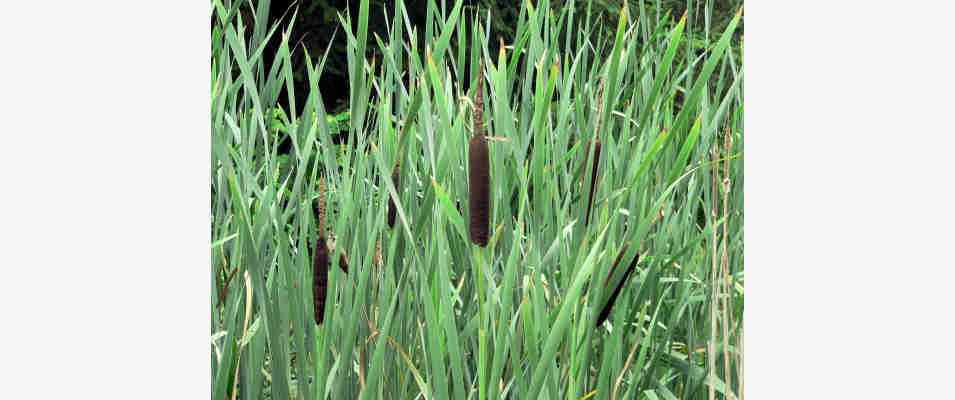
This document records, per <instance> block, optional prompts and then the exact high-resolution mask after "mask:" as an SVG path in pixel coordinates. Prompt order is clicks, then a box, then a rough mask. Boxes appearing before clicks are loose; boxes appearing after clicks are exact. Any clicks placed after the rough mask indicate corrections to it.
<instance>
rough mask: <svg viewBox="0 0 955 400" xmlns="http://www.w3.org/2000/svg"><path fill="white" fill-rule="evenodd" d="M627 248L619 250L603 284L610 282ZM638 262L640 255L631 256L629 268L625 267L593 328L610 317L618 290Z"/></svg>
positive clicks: (621, 287) (618, 293)
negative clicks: (625, 269) (625, 270)
mask: <svg viewBox="0 0 955 400" xmlns="http://www.w3.org/2000/svg"><path fill="white" fill-rule="evenodd" d="M626 250H627V246H624V248H623V249H621V250H620V254H618V255H617V260H616V261H614V264H613V266H612V267H611V268H610V273H609V274H608V275H607V280H606V281H604V282H605V284H606V283H608V282H607V281H609V280H610V275H613V271H614V270H615V269H616V268H617V263H619V262H620V259H621V258H623V253H626ZM638 261H640V253H637V254H635V255H634V256H633V260H631V261H630V266H628V267H627V272H625V273H624V274H623V277H622V278H620V282H618V283H617V287H615V288H614V289H613V293H611V294H610V298H609V299H608V300H607V305H605V306H604V308H603V310H600V315H598V316H597V324H596V325H595V326H600V325H601V324H603V323H604V321H606V320H607V317H609V316H610V310H611V309H613V304H614V303H615V302H616V301H617V296H619V295H620V289H623V284H624V283H626V282H627V278H629V277H630V274H631V273H632V272H633V270H634V268H636V266H637V262H638Z"/></svg>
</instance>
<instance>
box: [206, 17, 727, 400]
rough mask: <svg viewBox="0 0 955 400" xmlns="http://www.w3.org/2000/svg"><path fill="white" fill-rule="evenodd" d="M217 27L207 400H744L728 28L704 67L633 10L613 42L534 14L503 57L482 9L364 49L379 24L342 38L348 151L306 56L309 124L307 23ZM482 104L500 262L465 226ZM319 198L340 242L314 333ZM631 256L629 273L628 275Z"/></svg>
mask: <svg viewBox="0 0 955 400" xmlns="http://www.w3.org/2000/svg"><path fill="white" fill-rule="evenodd" d="M214 6H215V7H214V10H215V11H214V13H215V15H214V27H213V40H212V47H213V52H212V54H213V60H212V76H213V86H212V88H211V91H212V99H211V100H212V101H211V108H212V113H211V114H212V120H211V124H212V151H213V155H212V161H213V164H212V166H211V172H212V175H211V181H212V200H213V202H212V204H211V210H212V224H211V228H212V242H213V244H212V247H213V251H212V254H213V259H212V262H211V265H212V268H211V275H212V285H213V288H212V289H213V291H212V293H213V297H218V295H219V293H222V299H223V300H222V301H221V302H220V301H218V299H217V298H213V299H212V302H211V308H212V309H211V314H212V319H213V332H211V337H212V359H211V366H212V374H213V387H212V393H213V394H212V397H213V398H214V399H222V398H243V399H258V398H272V399H285V398H295V399H325V398H331V399H340V398H344V399H351V398H360V399H369V398H375V399H413V398H428V399H431V398H434V399H452V398H453V399H467V398H477V399H497V398H502V397H506V398H515V399H555V398H561V399H581V398H597V399H614V398H648V399H671V398H707V397H709V398H714V397H716V398H736V397H738V394H739V393H741V390H740V389H741V387H742V384H743V382H742V375H741V374H740V371H741V370H742V346H741V341H742V330H741V328H740V327H741V326H742V324H741V323H742V317H743V314H742V310H743V301H742V300H743V285H742V282H743V269H742V250H743V245H742V235H743V216H742V201H743V197H742V175H741V173H742V143H743V140H742V135H743V126H742V117H743V107H742V101H743V98H742V78H743V70H742V66H741V65H740V63H739V60H738V59H737V58H738V54H736V53H734V51H732V50H733V49H732V47H731V46H730V41H731V39H732V35H733V34H734V31H735V29H736V27H737V25H738V23H739V20H740V18H741V16H740V15H739V14H737V16H736V17H735V18H734V19H733V20H732V21H731V22H730V24H729V26H728V27H727V29H726V31H725V32H724V33H723V34H722V35H721V36H719V37H718V38H712V41H711V40H710V39H707V43H709V44H708V45H707V47H706V49H705V52H703V53H702V54H701V55H698V56H697V55H695V54H696V53H695V52H694V51H692V50H693V47H692V46H691V45H690V44H688V43H687V41H686V40H684V38H685V37H686V36H687V31H686V30H687V19H686V18H685V17H684V18H680V17H678V16H677V17H676V18H670V17H666V16H660V17H659V18H657V17H656V16H655V15H647V14H645V13H643V12H642V9H638V10H631V9H628V8H623V9H621V11H620V14H619V15H618V16H617V21H618V24H617V25H616V26H615V27H609V29H611V30H612V32H613V35H612V36H610V37H611V38H612V40H603V39H600V38H601V37H604V36H600V35H592V33H593V32H594V31H595V30H598V29H605V27H601V26H599V25H596V24H594V23H593V21H595V19H594V18H593V17H592V16H590V15H586V14H584V15H581V14H579V13H577V12H576V11H575V8H574V7H564V8H559V9H557V10H556V11H555V10H554V8H553V7H551V6H550V5H549V4H548V3H547V2H546V1H544V2H539V3H537V4H532V3H530V2H526V3H525V4H524V6H523V7H522V8H521V10H522V11H521V15H520V21H519V23H518V25H517V26H516V27H515V32H517V36H516V38H515V39H514V40H513V42H512V43H505V46H503V47H502V48H501V50H500V51H499V52H498V53H497V54H490V53H489V52H488V50H487V43H489V42H490V41H497V40H499V38H492V37H487V32H488V28H487V26H488V20H489V11H488V10H483V9H475V8H470V7H463V6H462V1H460V0H459V1H455V2H454V3H453V4H451V2H448V3H441V4H438V3H436V2H429V6H428V10H427V15H428V18H427V24H426V26H411V25H410V24H409V23H408V19H407V15H408V14H407V10H406V8H405V6H404V4H403V2H401V1H397V2H396V4H395V7H394V9H393V15H390V16H389V18H388V21H389V25H388V27H387V28H388V31H389V32H390V34H389V35H388V37H378V36H377V35H375V36H374V37H368V9H369V7H368V1H367V0H365V1H362V2H361V3H360V5H359V7H358V8H357V10H356V9H353V10H351V12H352V13H353V14H348V15H342V16H341V17H340V20H339V21H338V22H339V23H340V24H341V26H342V29H341V31H340V32H341V34H343V35H346V38H347V42H348V75H349V82H348V85H349V88H350V98H349V103H348V104H349V112H350V121H349V124H348V127H347V132H343V135H345V139H344V143H342V144H335V143H333V141H332V132H331V131H332V129H331V124H332V121H333V119H334V118H333V116H331V115H329V114H327V113H326V110H325V108H324V106H323V99H322V94H321V92H320V91H319V90H318V80H319V78H320V77H321V75H322V73H323V68H324V65H325V58H324V55H325V54H327V53H325V49H307V50H308V51H309V54H311V55H312V56H313V57H314V58H309V59H308V65H309V67H308V79H309V83H310V91H309V93H308V96H307V99H308V100H307V102H306V104H304V105H302V104H295V100H294V99H295V94H294V88H293V85H292V73H291V61H290V54H291V53H292V51H293V49H295V46H296V44H295V43H289V42H288V40H287V32H288V29H289V26H290V25H291V24H294V16H295V14H294V11H292V12H289V13H288V14H287V17H286V18H285V19H284V20H283V21H282V23H280V24H279V25H276V26H267V23H266V22H265V21H266V20H267V18H266V17H267V16H268V15H269V2H268V1H266V0H263V1H259V2H254V3H249V2H245V1H231V2H230V1H219V0H216V1H215V3H214ZM240 9H245V10H247V11H251V12H242V13H240V12H239V10H240ZM634 13H635V15H634ZM242 15H246V16H248V15H251V16H252V20H247V19H248V17H245V18H243V17H242ZM266 43H277V44H278V49H277V51H276V54H275V57H274V62H272V63H271V64H266V63H265V62H264V61H263V53H264V50H263V49H264V48H265V44H266ZM417 43H424V45H425V47H424V48H418V46H417V45H416V44H417ZM369 47H372V48H374V49H376V50H377V54H379V55H380V56H377V57H373V58H372V57H365V55H366V54H369V52H368V50H369ZM295 51H300V49H295ZM482 63H483V65H484V67H481V65H482ZM476 85H483V86H484V88H483V90H484V93H483V101H475V99H474V98H473V95H474V93H475V90H474V89H476V87H477V86H476ZM601 87H602V89H601ZM283 98H284V99H287V102H288V104H289V105H290V106H289V107H288V108H287V109H283V108H282V106H281V104H282V102H281V101H280V99H283ZM681 100H682V101H681ZM476 105H480V107H481V109H480V114H483V120H484V125H483V126H484V129H485V130H486V133H485V135H486V137H487V139H486V145H487V147H488V151H487V157H488V161H489V163H488V168H487V169H488V171H487V173H488V175H489V182H490V184H489V193H488V194H487V199H488V202H489V207H488V215H487V222H488V227H487V228H488V232H487V236H488V237H489V240H488V244H487V246H486V247H477V246H475V245H474V244H472V243H471V240H470V226H469V220H470V218H471V216H470V209H469V208H468V201H469V183H468V182H469V175H468V174H469V171H468V160H469V153H468V152H469V140H470V138H471V136H472V134H473V132H472V131H473V126H474V125H473V123H474V121H473V120H472V114H474V112H473V111H474V110H472V107H474V106H476ZM275 115H284V116H285V117H284V118H279V119H276V118H275ZM282 140H289V141H291V144H292V146H291V150H290V152H289V154H287V155H285V154H281V153H280V152H279V150H278V149H279V146H278V143H279V142H280V141H282ZM590 140H594V141H595V142H596V143H600V146H599V150H596V149H594V147H596V146H590V147H589V148H588V149H587V152H586V153H591V154H589V155H585V154H584V153H585V151H584V147H586V143H587V142H588V141H590ZM598 141H599V142H598ZM594 150H596V151H594ZM588 156H589V157H591V158H589V159H590V160H593V161H592V163H588V162H587V159H588ZM399 165H400V167H396V166H399ZM597 166H599V179H597V178H598V174H597V173H596V171H597ZM319 177H322V179H324V182H325V185H326V186H327V190H325V192H324V196H323V197H324V199H323V200H324V207H323V213H324V219H325V230H327V231H328V235H329V237H331V238H334V240H335V246H334V248H333V249H332V248H329V250H330V251H331V253H330V254H328V256H327V258H326V260H329V261H325V262H324V264H327V270H326V271H324V273H325V274H326V278H327V288H326V290H325V293H324V294H325V296H326V297H325V300H324V303H323V305H324V308H325V310H324V315H323V318H322V319H323V323H322V324H320V325H319V324H316V322H315V316H316V315H321V312H320V311H317V310H315V305H316V304H318V303H317V302H314V299H313V286H312V285H313V284H314V282H313V264H314V259H313V257H314V251H315V247H314V246H315V243H317V242H321V241H320V240H319V237H318V235H319V234H324V231H322V232H321V233H320V230H319V229H318V225H319V222H318V221H316V217H315V215H313V211H312V207H313V202H314V201H315V199H316V197H318V192H319V188H318V186H319ZM399 182H400V184H399ZM591 185H592V186H593V189H591ZM590 203H592V205H591V204H590ZM390 209H393V210H394V211H389V210H390ZM465 210H468V215H464V213H465ZM392 213H394V214H395V217H392V216H390V214H392ZM392 220H394V221H395V223H394V228H393V229H392V228H389V225H390V222H391V221H392ZM585 221H586V222H587V223H586V224H585V223H584V222H585ZM621 248H623V249H625V251H623V252H621V251H620V249H621ZM618 253H619V254H618ZM638 253H639V255H640V256H639V258H637V254H638ZM342 254H347V255H348V259H347V262H348V264H349V266H350V267H349V272H348V273H347V274H346V273H344V271H342V270H341V269H339V268H338V264H341V263H343V262H344V258H343V257H342V256H341V255H342ZM618 258H619V259H621V260H625V261H630V260H638V261H637V262H636V265H634V266H633V267H632V272H629V271H630V269H628V268H613V264H614V260H615V259H618ZM621 264H622V265H628V264H624V263H621ZM230 277H232V278H231V279H230ZM617 288H619V289H617ZM609 303H613V304H612V307H610V308H609V312H608V315H607V316H606V323H603V324H601V325H598V326H596V327H595V325H596V323H597V320H598V316H600V315H599V314H600V313H601V311H602V310H604V309H605V308H606V306H608V305H609Z"/></svg>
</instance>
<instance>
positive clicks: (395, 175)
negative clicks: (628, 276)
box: [388, 159, 401, 228]
mask: <svg viewBox="0 0 955 400" xmlns="http://www.w3.org/2000/svg"><path fill="white" fill-rule="evenodd" d="M391 182H392V183H394V185H395V193H399V194H400V193H401V160H400V159H399V160H398V161H397V162H396V163H395V167H394V168H393V169H392V170H391ZM397 216H398V208H397V206H396V205H395V200H394V199H392V198H391V195H389V196H388V227H389V228H394V227H395V219H396V217H397Z"/></svg>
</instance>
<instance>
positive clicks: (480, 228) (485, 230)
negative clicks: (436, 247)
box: [468, 63, 491, 247]
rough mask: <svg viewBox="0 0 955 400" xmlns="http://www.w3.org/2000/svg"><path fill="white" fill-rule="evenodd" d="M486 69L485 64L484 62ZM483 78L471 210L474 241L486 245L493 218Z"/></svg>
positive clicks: (471, 144)
mask: <svg viewBox="0 0 955 400" xmlns="http://www.w3.org/2000/svg"><path fill="white" fill-rule="evenodd" d="M482 69H483V63H482ZM480 82H481V79H478V84H477V89H476V91H475V95H474V108H473V110H472V115H473V117H474V135H473V136H472V137H471V140H470V141H468V206H469V207H470V214H471V215H470V217H471V221H470V222H471V225H470V236H471V242H472V243H474V244H476V245H478V246H481V247H484V246H487V243H488V239H489V238H490V234H489V224H490V216H491V198H490V196H491V175H490V165H489V164H490V159H489V155H488V148H487V137H486V136H485V132H484V99H483V95H482V93H481V92H482V89H481V87H482V85H481V83H480Z"/></svg>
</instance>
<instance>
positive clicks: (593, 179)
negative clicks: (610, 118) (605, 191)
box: [584, 139, 600, 226]
mask: <svg viewBox="0 0 955 400" xmlns="http://www.w3.org/2000/svg"><path fill="white" fill-rule="evenodd" d="M591 144H593V146H591ZM590 147H593V148H594V158H593V166H591V167H590V171H591V173H590V196H589V197H588V198H587V215H586V216H585V217H584V226H587V225H589V224H590V211H591V209H593V206H594V191H595V190H596V189H597V180H598V178H599V177H600V175H599V167H600V139H593V140H591V141H590V142H589V143H587V149H588V150H590Z"/></svg>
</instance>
